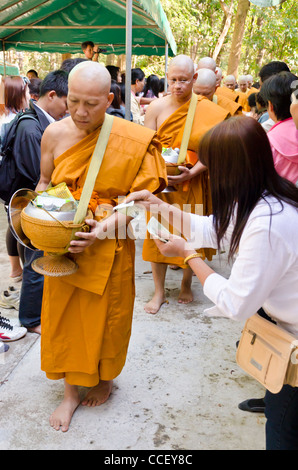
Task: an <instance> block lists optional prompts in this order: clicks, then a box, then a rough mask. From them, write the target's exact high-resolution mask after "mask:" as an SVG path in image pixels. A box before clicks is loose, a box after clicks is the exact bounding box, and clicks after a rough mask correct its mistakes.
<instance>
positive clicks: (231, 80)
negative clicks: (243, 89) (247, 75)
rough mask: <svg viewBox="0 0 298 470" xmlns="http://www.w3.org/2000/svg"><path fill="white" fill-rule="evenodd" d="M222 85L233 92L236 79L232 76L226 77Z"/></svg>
mask: <svg viewBox="0 0 298 470" xmlns="http://www.w3.org/2000/svg"><path fill="white" fill-rule="evenodd" d="M224 85H225V86H226V87H227V88H230V90H235V87H236V78H235V77H234V75H227V76H226V78H225V79H224Z"/></svg>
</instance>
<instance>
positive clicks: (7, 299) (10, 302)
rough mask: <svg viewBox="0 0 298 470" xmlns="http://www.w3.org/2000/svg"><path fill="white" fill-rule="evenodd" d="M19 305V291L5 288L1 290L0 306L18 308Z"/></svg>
mask: <svg viewBox="0 0 298 470" xmlns="http://www.w3.org/2000/svg"><path fill="white" fill-rule="evenodd" d="M19 305H20V293H19V291H16V292H13V291H12V292H9V291H8V290H5V291H4V292H2V294H1V296H0V307H3V308H15V309H16V310H19Z"/></svg>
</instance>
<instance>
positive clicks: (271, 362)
mask: <svg viewBox="0 0 298 470" xmlns="http://www.w3.org/2000/svg"><path fill="white" fill-rule="evenodd" d="M297 354H298V339H296V338H295V337H294V336H293V335H291V334H290V333H288V332H287V331H285V330H284V329H282V328H280V327H279V326H277V325H276V324H274V323H272V322H270V321H268V320H266V319H265V318H263V317H261V316H260V315H258V314H255V315H253V316H252V317H250V318H249V319H248V320H247V322H246V324H245V326H244V328H243V331H242V336H241V339H240V342H239V345H238V348H237V353H236V361H237V364H238V365H239V366H240V367H241V369H243V370H244V371H245V372H247V373H248V374H249V375H251V376H252V377H254V378H255V379H256V380H257V381H258V382H260V383H261V384H262V385H263V386H264V387H265V388H266V389H268V390H269V391H270V392H272V393H278V392H279V391H280V390H281V388H282V387H283V385H284V384H288V385H291V386H292V387H298V356H297Z"/></svg>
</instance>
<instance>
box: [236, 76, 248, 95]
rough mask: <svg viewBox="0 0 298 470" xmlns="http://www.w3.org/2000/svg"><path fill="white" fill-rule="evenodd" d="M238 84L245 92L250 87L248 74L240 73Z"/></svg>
mask: <svg viewBox="0 0 298 470" xmlns="http://www.w3.org/2000/svg"><path fill="white" fill-rule="evenodd" d="M238 84H239V88H240V90H241V91H242V92H244V93H245V92H246V90H247V88H248V80H247V75H240V77H239V78H238Z"/></svg>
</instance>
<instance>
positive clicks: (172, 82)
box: [167, 54, 197, 104]
mask: <svg viewBox="0 0 298 470" xmlns="http://www.w3.org/2000/svg"><path fill="white" fill-rule="evenodd" d="M196 76H197V75H196V73H195V67H194V63H193V61H192V60H191V58H190V57H188V56H186V55H183V54H181V55H177V56H176V57H174V58H173V59H172V60H171V62H170V65H169V69H168V73H167V78H168V83H169V90H170V93H171V99H172V100H174V101H177V102H179V103H180V104H181V103H185V102H186V101H188V100H189V99H190V98H191V95H192V87H193V84H194V81H195V79H196Z"/></svg>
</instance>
